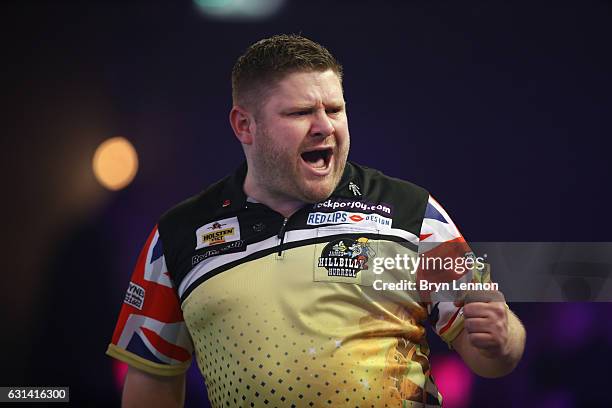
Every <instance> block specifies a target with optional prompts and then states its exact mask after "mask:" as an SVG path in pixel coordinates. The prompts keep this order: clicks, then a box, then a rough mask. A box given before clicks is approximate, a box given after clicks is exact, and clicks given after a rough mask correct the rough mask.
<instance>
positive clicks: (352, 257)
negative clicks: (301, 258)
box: [317, 238, 376, 278]
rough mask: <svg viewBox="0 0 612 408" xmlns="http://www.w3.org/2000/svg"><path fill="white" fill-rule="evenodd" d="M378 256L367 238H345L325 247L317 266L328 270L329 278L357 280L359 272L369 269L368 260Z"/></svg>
mask: <svg viewBox="0 0 612 408" xmlns="http://www.w3.org/2000/svg"><path fill="white" fill-rule="evenodd" d="M375 255H376V254H375V253H374V250H373V249H372V248H371V247H370V246H369V245H368V239H367V238H358V239H357V240H353V239H350V238H343V239H339V240H335V241H332V242H330V243H329V244H327V245H325V247H324V248H323V250H322V251H321V256H320V257H319V260H318V262H317V266H319V267H322V268H325V269H326V270H327V276H342V277H348V278H356V277H357V274H358V273H359V271H362V270H366V269H368V260H369V259H370V258H372V257H374V256H375Z"/></svg>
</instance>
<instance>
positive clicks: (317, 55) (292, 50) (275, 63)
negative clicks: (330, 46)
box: [232, 34, 342, 108]
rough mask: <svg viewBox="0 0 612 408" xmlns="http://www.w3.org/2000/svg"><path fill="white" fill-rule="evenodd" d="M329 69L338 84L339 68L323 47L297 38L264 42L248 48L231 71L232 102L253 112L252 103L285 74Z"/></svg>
mask: <svg viewBox="0 0 612 408" xmlns="http://www.w3.org/2000/svg"><path fill="white" fill-rule="evenodd" d="M328 69H331V70H332V71H334V72H335V73H336V75H338V78H339V79H340V82H342V65H340V63H339V62H338V60H336V58H335V57H334V56H333V55H332V54H331V53H330V52H329V50H327V48H325V47H323V46H322V45H321V44H318V43H316V42H314V41H312V40H309V39H308V38H305V37H302V36H301V35H297V34H281V35H275V36H273V37H270V38H264V39H263V40H260V41H257V42H256V43H255V44H253V45H251V46H250V47H249V48H247V50H246V51H245V53H244V54H242V55H241V56H240V58H238V61H236V64H235V65H234V68H233V69H232V99H233V102H234V104H235V105H244V106H248V107H250V108H255V101H256V100H257V99H260V98H263V97H265V91H266V90H267V88H268V87H269V86H270V85H272V84H273V83H274V82H276V81H279V80H281V79H283V77H285V76H286V75H287V74H291V73H293V72H299V71H306V72H308V71H327V70H328Z"/></svg>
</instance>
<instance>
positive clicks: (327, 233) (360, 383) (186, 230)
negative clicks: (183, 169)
mask: <svg viewBox="0 0 612 408" xmlns="http://www.w3.org/2000/svg"><path fill="white" fill-rule="evenodd" d="M232 86H233V107H232V110H231V112H230V123H231V126H232V129H233V130H234V133H235V135H236V137H237V138H238V140H239V141H240V142H241V143H242V146H243V149H244V153H245V156H246V164H245V165H243V166H242V167H241V168H240V169H239V170H238V171H236V172H235V173H234V174H232V175H230V176H229V177H227V178H225V179H223V180H221V181H219V182H218V183H216V184H214V185H212V186H210V187H209V188H208V189H206V190H205V191H204V192H202V193H201V194H199V195H198V196H196V197H193V198H191V199H189V200H187V201H185V202H183V203H181V204H179V205H178V206H176V207H175V208H173V209H172V210H170V211H169V212H167V213H166V214H165V215H164V216H162V218H161V219H160V221H159V223H158V226H156V227H155V228H154V229H153V231H152V232H151V234H150V236H149V238H148V240H147V242H146V244H145V247H144V249H143V251H142V253H141V255H140V258H139V260H138V264H137V266H136V269H135V271H134V274H133V277H132V280H131V282H130V286H129V288H128V292H127V295H126V298H125V302H124V303H125V304H124V305H123V308H122V311H121V314H120V317H119V321H118V324H117V328H116V330H115V333H114V336H113V340H112V343H111V345H110V346H109V349H108V354H109V355H111V356H113V357H115V358H118V359H120V360H123V361H125V362H127V363H128V364H130V369H129V371H128V375H127V378H126V382H125V387H124V394H123V403H124V406H128V407H129V406H181V405H182V404H183V401H184V388H185V385H184V384H185V371H186V370H187V368H188V366H189V364H190V362H191V357H192V355H193V352H195V357H196V360H197V362H198V366H199V368H200V370H201V372H202V374H203V376H204V378H205V381H206V386H207V389H208V393H209V399H210V402H211V404H212V405H213V406H215V407H217V406H219V407H220V406H228V405H229V406H235V405H238V406H251V407H253V406H306V407H308V406H323V405H325V406H358V407H362V406H373V407H378V406H389V407H391V406H412V407H430V406H439V405H440V404H441V396H440V394H439V392H438V390H437V388H436V386H435V384H434V382H433V379H432V377H431V375H430V366H429V362H428V353H429V351H428V347H427V343H426V339H425V331H424V327H423V324H424V323H423V322H424V321H425V320H426V319H427V318H428V317H429V319H430V321H431V322H432V326H433V328H434V330H435V331H436V332H437V333H438V334H439V335H440V336H441V337H442V338H443V339H444V340H445V341H446V342H447V343H448V344H449V345H450V346H452V347H453V348H454V349H455V350H457V352H458V353H459V354H460V355H461V357H462V358H463V359H464V361H465V362H466V363H467V365H468V366H469V367H470V368H471V369H472V370H473V371H474V372H475V373H477V374H479V375H482V376H485V377H497V376H502V375H505V374H507V373H509V372H510V371H511V370H512V369H513V368H514V367H515V365H516V364H517V363H518V361H519V359H520V357H521V354H522V352H523V347H524V339H525V332H524V329H523V327H522V326H521V324H520V322H519V321H518V319H517V318H516V316H515V315H514V314H512V312H510V311H509V310H508V309H507V307H506V306H505V303H504V302H503V297H502V296H501V294H500V293H499V292H495V291H493V292H488V293H487V295H488V296H489V298H488V299H475V300H476V301H473V300H474V299H472V298H471V295H470V294H468V296H467V297H465V299H464V300H463V301H462V302H459V300H458V299H454V300H456V302H455V303H453V302H440V301H436V297H435V295H434V294H430V293H428V291H426V290H403V291H384V290H377V289H376V288H375V286H376V284H374V280H376V279H378V278H379V277H381V278H382V280H385V279H386V280H387V281H398V280H400V279H404V278H407V279H412V280H413V281H414V279H415V276H416V277H417V278H431V280H433V281H437V282H440V281H452V280H463V281H465V280H466V279H468V278H466V277H469V279H468V280H475V279H476V278H472V277H471V276H472V275H467V274H460V273H456V271H451V272H450V273H449V272H448V271H447V272H444V273H441V274H439V275H436V276H433V272H430V273H429V275H431V276H429V277H428V272H427V271H425V270H424V269H423V268H422V267H420V268H419V270H418V271H416V274H413V273H409V272H406V271H405V270H402V269H401V268H399V267H394V268H387V270H385V272H384V274H379V272H376V271H375V270H374V265H375V263H374V261H375V259H376V258H377V257H386V258H394V257H395V258H397V259H400V258H401V257H403V256H406V257H405V259H408V258H410V259H417V258H418V257H419V256H420V255H422V254H423V253H425V252H427V253H428V254H434V253H439V254H449V253H457V254H459V256H460V257H461V259H465V258H466V257H469V248H468V247H467V245H466V244H465V241H464V240H463V237H462V236H461V234H460V233H459V231H458V230H457V228H456V227H455V225H454V224H453V223H452V221H451V220H450V218H449V217H448V214H446V212H445V211H444V209H443V208H442V207H441V206H440V205H439V204H438V203H437V202H436V201H435V200H433V198H431V197H430V195H429V194H428V193H427V192H426V191H425V190H423V189H422V188H420V187H417V186H415V185H413V184H411V183H408V182H404V181H401V180H397V179H393V178H390V177H387V176H384V175H383V174H382V173H380V172H378V171H375V170H372V169H369V168H366V167H363V166H359V165H357V164H354V163H350V162H347V156H348V151H349V144H350V143H349V140H350V139H349V131H348V123H347V115H346V107H345V101H344V97H343V90H342V68H341V66H340V64H339V63H338V62H337V61H336V59H335V58H334V57H333V56H332V55H331V54H330V53H329V51H328V50H327V49H325V48H324V47H322V46H321V45H319V44H317V43H314V42H312V41H310V40H308V39H306V38H303V37H301V36H295V35H291V36H287V35H280V36H275V37H271V38H268V39H264V40H261V41H259V42H257V43H255V44H253V45H252V46H251V47H250V48H249V49H248V50H247V51H246V53H245V54H244V55H243V56H241V57H240V58H239V60H238V61H237V63H236V65H235V66H234V69H233V73H232ZM162 242H163V244H162ZM429 242H431V243H432V244H430V245H429V246H426V245H425V244H427V243H429ZM438 272H440V271H438ZM464 295H465V294H464ZM491 296H493V297H494V298H495V297H496V298H497V299H493V300H499V301H491ZM462 305H463V306H462Z"/></svg>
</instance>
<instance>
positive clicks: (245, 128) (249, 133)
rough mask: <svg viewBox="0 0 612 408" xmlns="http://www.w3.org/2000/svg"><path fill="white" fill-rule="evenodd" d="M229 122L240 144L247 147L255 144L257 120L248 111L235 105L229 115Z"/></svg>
mask: <svg viewBox="0 0 612 408" xmlns="http://www.w3.org/2000/svg"><path fill="white" fill-rule="evenodd" d="M229 121H230V125H231V126H232V129H233V130H234V134H235V135H236V137H237V138H238V140H240V143H242V144H245V145H250V144H252V143H253V135H254V134H255V129H256V124H255V118H254V117H253V115H252V114H251V113H250V112H249V111H248V110H246V109H244V108H243V107H241V106H238V105H234V106H233V107H232V110H231V111H230V114H229Z"/></svg>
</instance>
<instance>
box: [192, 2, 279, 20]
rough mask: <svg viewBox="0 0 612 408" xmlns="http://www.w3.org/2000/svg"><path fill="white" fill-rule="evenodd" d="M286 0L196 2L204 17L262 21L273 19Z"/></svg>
mask: <svg viewBox="0 0 612 408" xmlns="http://www.w3.org/2000/svg"><path fill="white" fill-rule="evenodd" d="M284 2H285V0H194V2H193V3H194V5H195V6H196V8H197V9H198V10H199V11H200V12H201V13H203V14H204V15H206V16H208V17H210V18H214V19H218V20H262V19H266V18H270V17H272V16H273V15H274V14H276V13H277V12H278V11H279V10H280V8H281V7H282V6H283V3H284Z"/></svg>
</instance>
